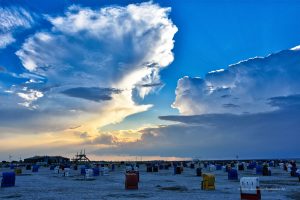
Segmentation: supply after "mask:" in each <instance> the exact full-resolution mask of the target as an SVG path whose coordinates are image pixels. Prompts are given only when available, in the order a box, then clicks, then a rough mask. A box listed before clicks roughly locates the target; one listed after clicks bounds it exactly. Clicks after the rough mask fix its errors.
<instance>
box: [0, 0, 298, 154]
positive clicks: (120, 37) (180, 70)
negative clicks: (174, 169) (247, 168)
mask: <svg viewBox="0 0 300 200" xmlns="http://www.w3.org/2000/svg"><path fill="white" fill-rule="evenodd" d="M142 2H143V1H79V0H77V1H58V0H57V1H51V2H50V1H49V2H47V4H46V3H45V2H43V3H41V2H40V1H22V2H21V1H0V9H1V13H2V14H1V13H0V20H1V21H0V22H1V24H0V67H1V68H0V95H1V99H2V100H0V112H1V115H2V117H0V119H2V123H0V131H1V132H0V134H1V135H2V137H3V138H5V140H2V141H3V143H6V145H4V146H3V147H2V148H3V149H1V151H2V152H3V153H2V154H1V155H0V158H2V159H5V158H6V157H7V156H6V155H7V154H9V153H11V152H12V154H16V156H17V154H18V156H27V155H30V154H36V152H41V153H42V154H58V153H60V152H59V151H60V150H61V149H64V150H65V151H64V152H66V155H72V154H74V152H76V151H78V149H80V148H86V149H88V151H89V152H90V153H91V154H92V155H93V156H95V157H97V158H100V157H101V156H102V157H101V158H105V159H107V158H115V159H118V158H119V157H122V156H123V157H124V156H128V157H130V156H133V157H134V156H136V155H137V153H134V152H139V153H138V155H139V156H148V157H149V159H150V158H154V157H159V156H164V157H165V158H174V157H195V156H198V155H200V154H201V156H203V157H217V156H224V157H226V156H227V157H230V156H233V155H234V154H236V152H235V151H237V150H236V149H231V150H228V152H224V151H223V152H224V153H223V154H224V155H219V154H218V153H219V152H220V151H221V152H222V145H220V148H219V149H218V148H217V150H216V151H213V152H212V153H206V152H205V151H204V152H203V151H202V150H203V148H204V147H203V146H205V145H204V144H205V143H206V142H205V140H206V141H207V142H208V143H209V142H211V146H213V145H214V144H215V145H219V141H221V140H223V136H224V135H219V136H218V138H219V139H218V140H216V138H212V135H214V134H217V133H218V134H219V132H220V130H222V129H218V127H221V128H223V126H221V125H220V124H222V123H221V122H220V118H222V117H223V118H222V119H224V120H223V121H222V122H224V123H225V122H226V125H224V127H226V128H227V129H229V128H228V127H230V125H232V124H231V123H232V122H231V121H230V119H231V115H239V116H240V117H241V119H239V120H242V119H249V121H251V120H254V119H255V118H256V119H258V118H264V117H266V121H267V122H268V123H267V122H266V123H265V124H261V125H260V127H256V128H257V129H253V132H260V131H261V129H269V126H270V124H272V122H275V121H276V122H277V123H278V124H281V123H279V122H278V117H277V116H278V112H279V113H280V112H282V113H283V114H282V116H287V117H289V114H290V115H291V116H292V115H296V113H294V112H291V111H289V109H290V108H297V106H298V104H297V100H298V98H297V97H298V96H297V95H298V94H300V90H299V88H298V85H299V82H298V80H297V78H295V77H296V75H297V74H298V73H299V70H298V69H299V68H300V66H299V59H297V58H298V57H299V50H298V49H299V48H294V49H293V50H289V49H291V48H293V47H296V46H298V45H299V44H300V42H299V41H300V27H299V24H298V21H297V19H299V18H300V13H299V12H298V11H299V9H300V3H299V2H298V1H288V2H287V1H251V2H250V1H249V2H247V1H196V0H189V1H171V0H162V1H152V2H148V3H144V4H140V3H142ZM167 8H170V10H168V9H167ZM141 33H142V34H141ZM282 50H287V52H285V51H283V52H282ZM271 53H275V54H274V56H268V55H269V54H271ZM257 56H258V57H261V58H257V59H254V60H248V59H249V58H254V57H257ZM244 60H245V62H242V63H239V62H240V61H244ZM235 63H239V64H235ZM232 64H235V65H233V67H232ZM229 65H231V67H229V68H228V66H229ZM283 66H284V67H283ZM219 69H225V70H223V71H222V70H219ZM254 69H255V70H254ZM215 70H219V71H215ZM212 71H214V72H212ZM209 72H211V73H209ZM185 76H187V77H185ZM279 83H281V84H279ZM270 91H272V92H270ZM220 96H221V98H220ZM284 97H290V99H292V101H291V100H290V99H289V98H284ZM278 99H279V100H278ZM278 101H280V103H278ZM282 101H286V102H288V103H290V104H291V106H288V107H287V106H284V105H285V104H283V103H282ZM291 102H292V103H291ZM295 102H296V103H295ZM294 110H297V109H294ZM259 114H262V115H261V116H260V115H259ZM272 114H273V115H272ZM211 115H213V117H212V118H213V119H211ZM228 115H230V117H228ZM4 116H5V117H4ZM162 116H163V117H162ZM182 116H187V117H188V116H203V118H204V119H205V120H204V119H202V118H201V119H200V121H201V122H199V118H198V117H196V118H195V119H194V118H193V117H191V118H187V119H188V120H190V121H187V120H185V119H184V120H183V119H182ZM272 116H274V118H273V117H272ZM170 117H175V118H170ZM233 118H234V117H233ZM275 118H276V119H275ZM162 119H163V120H162ZM227 119H229V121H227ZM272 119H273V120H274V121H272ZM206 120H208V121H206ZM237 121H238V120H237ZM281 122H282V121H281ZM211 123H213V124H215V127H217V128H216V130H214V131H213V130H211V129H209V130H208V129H206V128H205V129H204V128H203V127H202V126H201V127H198V126H200V125H199V124H202V125H203V126H204V125H207V126H210V125H211ZM249 123H250V122H249ZM290 123H291V124H289V126H295V124H297V123H298V119H295V121H292V122H290ZM195 124H196V125H195ZM241 124H243V123H241ZM177 126H179V127H177ZM195 126H196V127H198V128H197V129H195ZM234 126H236V125H234ZM244 126H245V127H246V126H249V124H245V125H244ZM286 126H287V123H285V122H282V126H281V128H282V129H285V128H287V127H286ZM239 128H241V129H243V127H239ZM294 128H295V130H296V127H294ZM175 130H178V131H179V130H181V131H183V133H178V134H177V133H176V131H175ZM195 131H196V132H199V131H200V132H201V131H202V132H209V133H211V134H210V135H206V136H205V138H204V139H203V136H201V133H200V134H198V135H197V134H196V135H194V134H195V133H194V132H195ZM270 131H271V130H270ZM169 132H174V134H173V136H172V135H171V136H170V133H169ZM225 132H226V131H225ZM189 134H191V135H190V136H188V135H189ZM234 134H235V133H233V136H232V137H236V138H237V140H238V139H239V140H241V141H243V140H244V139H245V138H243V136H240V138H239V137H238V136H236V135H234ZM245 134H246V133H245ZM247 134H250V136H251V133H247ZM278 134H279V133H278ZM290 134H291V137H293V136H295V135H293V134H294V132H292V133H290ZM262 135H263V134H262ZM250 136H249V137H250ZM252 136H253V137H254V135H252ZM170 137H174V138H173V139H174V140H172V139H170ZM191 137H193V138H198V137H199V138H201V140H202V139H203V140H204V143H203V144H202V143H201V144H202V145H201V144H193V142H191V140H192V139H193V138H191ZM268 137H269V135H263V136H262V138H263V139H266V138H268ZM295 137H297V136H295ZM250 138H251V137H250ZM164 139H166V140H168V139H170V142H169V143H161V142H159V140H164ZM183 139H184V140H183ZM280 139H281V138H280V137H278V138H277V139H276V137H275V138H274V143H276V142H278V141H280ZM20 140H24V141H25V140H26V141H33V143H32V144H30V145H29V144H26V145H21V146H18V143H19V142H18V141H20ZM41 140H42V141H47V142H43V143H42V144H43V145H42V144H40V141H41ZM178 141H182V143H183V144H181V143H178ZM190 143H192V145H193V147H194V148H195V149H199V151H201V153H199V152H195V150H194V151H191V150H184V149H186V147H187V146H189V144H190ZM241 143H242V142H241ZM197 145H198V146H197ZM227 145H228V144H227ZM244 145H247V144H244ZM42 146H44V148H43V147H42ZM224 146H226V143H225V144H224ZM54 147H55V148H56V151H54V150H53V148H54ZM165 148H168V149H165ZM178 149H179V150H180V151H179V150H178ZM262 149H263V148H262ZM276 150H278V149H272V150H270V151H267V152H269V153H266V154H265V155H266V156H273V154H272V152H274V151H276ZM293 150H295V149H293V148H291V149H289V150H288V151H287V152H284V153H283V154H282V156H298V155H296V153H294V151H293ZM20 151H23V152H25V153H23V154H20V153H19V152H20ZM103 152H105V154H103ZM166 152H167V153H166ZM202 154H203V155H202ZM240 154H241V155H243V156H245V157H247V156H248V157H251V156H257V155H258V154H257V155H252V154H251V153H249V152H247V151H245V152H241V153H240Z"/></svg>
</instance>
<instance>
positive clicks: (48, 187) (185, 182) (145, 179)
mask: <svg viewBox="0 0 300 200" xmlns="http://www.w3.org/2000/svg"><path fill="white" fill-rule="evenodd" d="M3 171H11V170H10V169H8V168H0V172H3ZM203 171H204V172H207V170H205V169H204V170H203ZM79 173H80V170H78V171H74V170H71V176H70V177H62V175H61V174H59V175H57V174H54V172H53V171H51V170H49V168H43V167H41V168H40V170H39V172H38V173H32V172H31V171H26V170H25V169H23V175H21V176H17V177H16V186H15V187H10V188H0V199H43V200H52V199H53V200H54V199H68V200H75V199H104V200H106V199H107V200H110V199H164V200H168V199H172V200H174V199H175V200H176V199H178V200H179V199H230V200H232V199H240V192H239V181H229V180H228V179H227V173H226V172H223V171H214V172H211V173H213V174H215V176H216V190H214V191H203V190H201V188H200V183H201V180H202V178H201V177H197V176H196V173H195V169H189V168H185V169H184V172H183V174H181V175H173V168H170V169H169V170H160V171H159V172H158V173H147V172H146V169H145V167H144V166H142V167H141V169H140V183H139V189H138V190H125V189H124V167H121V168H117V169H116V171H114V172H110V174H109V176H98V177H95V179H93V180H89V181H88V180H84V179H83V177H82V176H81V175H80V174H79ZM1 175H2V173H1ZM243 176H257V175H253V174H252V170H246V171H239V178H240V177H243ZM259 178H260V186H261V188H262V199H270V200H271V199H272V200H276V199H278V200H282V199H294V200H297V199H300V182H299V181H298V178H296V177H291V176H290V175H289V174H288V173H287V172H285V171H283V170H282V169H280V168H272V176H269V177H266V176H259ZM1 179H2V178H1Z"/></svg>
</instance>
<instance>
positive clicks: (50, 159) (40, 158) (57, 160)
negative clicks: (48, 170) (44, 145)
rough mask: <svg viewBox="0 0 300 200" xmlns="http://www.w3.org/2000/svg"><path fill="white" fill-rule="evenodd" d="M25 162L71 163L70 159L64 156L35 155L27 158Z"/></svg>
mask: <svg viewBox="0 0 300 200" xmlns="http://www.w3.org/2000/svg"><path fill="white" fill-rule="evenodd" d="M24 162H25V163H31V164H36V163H45V164H54V163H60V164H65V163H69V162H70V159H69V158H65V157H62V156H34V157H31V158H25V159H24Z"/></svg>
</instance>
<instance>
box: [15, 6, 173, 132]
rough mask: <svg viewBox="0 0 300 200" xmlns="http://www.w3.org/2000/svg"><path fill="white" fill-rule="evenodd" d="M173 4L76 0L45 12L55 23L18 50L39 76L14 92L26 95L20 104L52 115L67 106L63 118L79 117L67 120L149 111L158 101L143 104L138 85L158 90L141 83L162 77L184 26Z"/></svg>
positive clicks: (112, 118) (96, 122)
mask: <svg viewBox="0 0 300 200" xmlns="http://www.w3.org/2000/svg"><path fill="white" fill-rule="evenodd" d="M169 12H170V8H162V7H160V6H159V5H157V4H153V3H141V4H130V5H128V6H125V7H119V6H109V7H104V8H99V9H92V8H88V7H81V6H76V5H73V6H71V7H69V8H68V9H67V10H66V12H65V13H63V14H61V15H57V16H49V15H48V16H46V19H47V20H49V22H50V23H51V24H52V27H50V28H49V29H48V30H47V29H44V30H43V31H38V32H36V33H35V34H33V35H32V36H30V37H29V38H27V39H26V41H25V42H24V44H23V45H22V47H21V49H20V50H18V51H17V52H16V55H17V56H18V57H19V58H20V60H21V62H22V64H23V66H24V68H25V69H26V70H27V72H28V73H27V74H30V77H31V79H32V81H27V82H26V83H25V84H24V85H25V87H27V88H28V90H27V92H22V91H19V92H18V90H17V91H16V92H15V94H17V95H18V97H19V99H20V98H21V99H23V100H25V101H23V102H19V103H21V104H20V105H23V106H31V107H33V106H34V107H35V108H37V109H38V110H39V111H42V112H45V113H47V118H49V116H48V114H51V115H53V116H54V117H53V118H55V117H57V116H56V115H55V112H56V111H57V113H60V112H61V111H63V110H65V111H66V112H65V114H64V115H63V116H60V117H63V119H62V120H61V121H64V120H68V121H69V119H65V117H66V116H68V114H67V113H71V116H73V119H74V122H76V123H75V124H70V123H68V126H70V125H73V126H74V125H78V123H80V120H79V118H82V122H81V123H82V124H84V123H85V122H86V121H88V123H90V124H93V128H94V129H96V128H97V126H101V125H106V124H109V123H115V122H119V121H121V120H122V119H124V117H126V116H128V115H131V114H134V113H137V112H142V111H146V110H147V109H149V108H150V107H151V105H139V104H137V103H136V102H135V101H134V100H133V99H134V98H133V95H134V92H133V91H138V94H139V95H140V96H141V97H144V96H145V95H147V94H148V93H149V92H151V91H153V90H155V88H156V87H140V86H141V85H151V84H153V83H155V84H157V83H160V77H159V71H160V70H161V69H162V68H163V67H166V66H168V65H169V64H170V63H171V62H172V61H173V59H174V56H173V53H172V49H173V46H174V40H173V37H174V34H175V33H176V32H177V27H176V26H175V25H174V24H173V22H172V21H171V19H170V18H169V16H168V15H169ZM19 90H20V89H19ZM30 91H31V92H30ZM37 91H38V92H40V93H38V94H39V95H38V96H37V93H35V92H37ZM80 91H83V92H84V95H83V94H79V93H80ZM17 92H18V93H17ZM97 92H99V94H94V93H97ZM12 95H13V94H12ZM29 98H30V99H29ZM49 110H51V112H48V111H49ZM36 112H38V111H36ZM74 115H75V116H76V117H74ZM103 116H104V117H103ZM75 118H76V119H75ZM81 123H80V125H81ZM81 127H82V129H84V126H81ZM84 131H90V130H84Z"/></svg>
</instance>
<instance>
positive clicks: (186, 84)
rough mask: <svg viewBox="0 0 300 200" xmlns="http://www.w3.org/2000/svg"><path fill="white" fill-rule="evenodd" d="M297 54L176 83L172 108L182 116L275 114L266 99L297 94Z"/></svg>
mask: <svg viewBox="0 0 300 200" xmlns="http://www.w3.org/2000/svg"><path fill="white" fill-rule="evenodd" d="M299 76H300V51H299V50H298V48H293V49H291V50H284V51H281V52H278V53H274V54H271V55H268V56H266V57H256V58H252V59H248V60H245V61H241V62H239V63H237V64H233V65H230V66H229V67H228V68H226V69H221V70H216V71H212V72H209V73H208V74H207V75H206V76H205V78H204V79H202V78H191V77H183V78H181V79H179V80H178V84H177V88H176V99H175V102H174V103H173V105H172V106H173V107H174V108H177V109H178V110H179V111H180V113H182V114H186V115H194V114H207V113H236V114H242V113H257V112H266V111H272V110H275V109H276V108H275V107H272V106H271V105H269V104H268V99H269V98H272V97H277V96H287V95H294V94H299V93H300V84H299V79H298V77H299Z"/></svg>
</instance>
